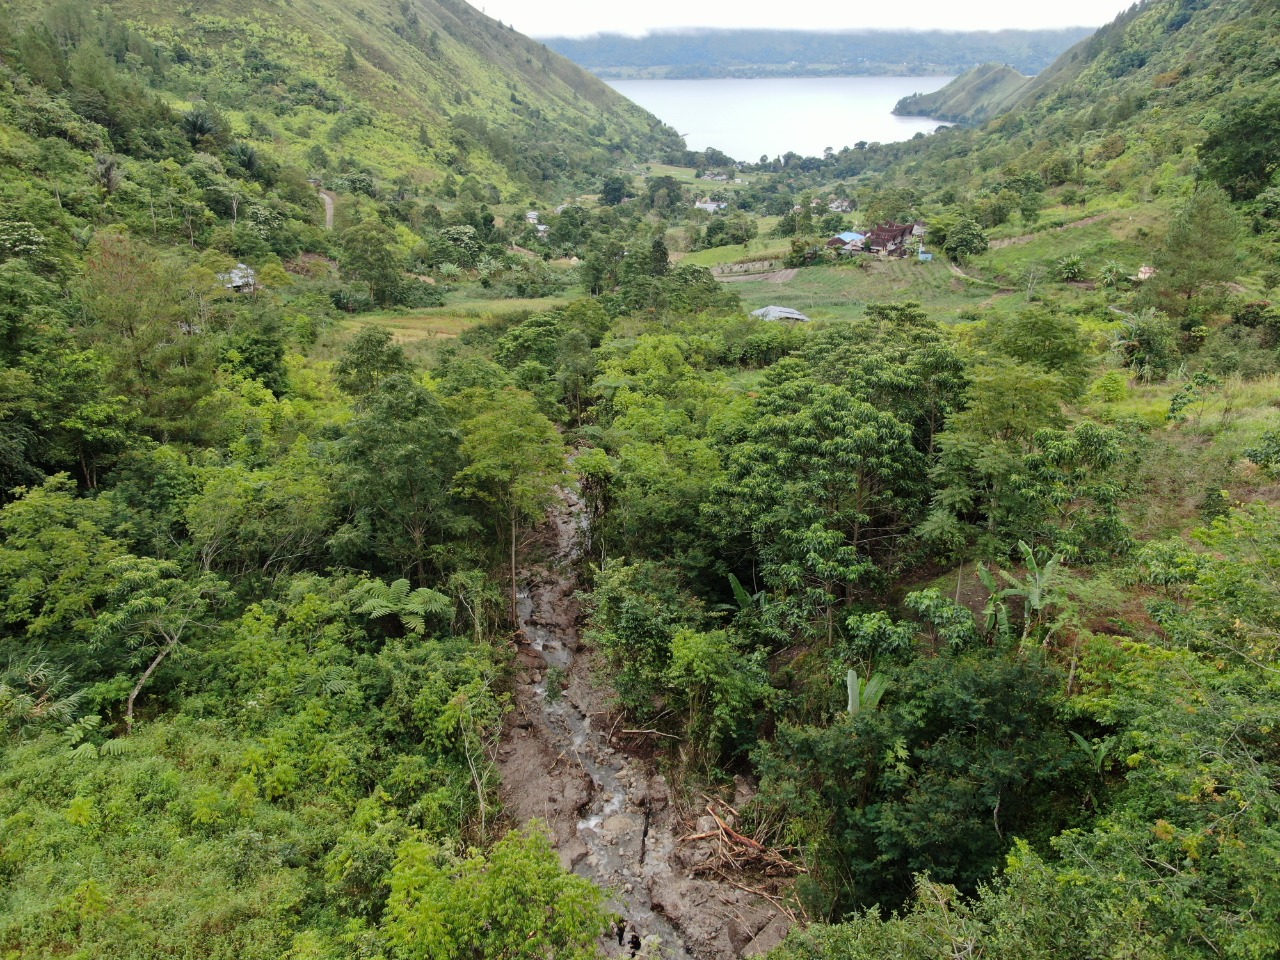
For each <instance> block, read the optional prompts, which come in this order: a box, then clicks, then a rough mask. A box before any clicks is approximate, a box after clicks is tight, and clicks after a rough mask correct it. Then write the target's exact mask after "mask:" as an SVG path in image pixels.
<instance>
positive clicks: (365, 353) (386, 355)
mask: <svg viewBox="0 0 1280 960" xmlns="http://www.w3.org/2000/svg"><path fill="white" fill-rule="evenodd" d="M412 369H413V366H412V364H410V363H409V358H408V357H406V356H405V353H404V348H403V347H401V346H400V345H399V344H398V343H396V342H395V341H394V340H393V339H392V337H391V331H390V330H387V329H386V328H385V327H379V326H374V325H373V324H369V325H368V326H364V327H361V328H360V331H359V332H358V333H357V334H356V335H355V336H354V337H352V339H351V343H349V344H348V345H347V349H346V350H345V351H343V354H342V357H341V359H339V360H338V363H337V364H336V365H335V366H334V368H333V372H334V378H335V379H336V380H337V381H338V386H339V387H341V388H342V389H343V390H345V391H346V392H347V393H349V394H351V395H352V396H354V397H363V396H365V395H367V394H369V393H372V392H373V391H375V390H377V389H378V386H379V385H380V384H381V383H382V381H383V380H385V379H386V378H388V377H392V376H395V375H397V374H407V373H409V372H411V371H412Z"/></svg>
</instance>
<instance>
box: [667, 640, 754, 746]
mask: <svg viewBox="0 0 1280 960" xmlns="http://www.w3.org/2000/svg"><path fill="white" fill-rule="evenodd" d="M734 640H735V638H734V637H733V635H731V634H730V633H728V632H727V631H724V630H713V631H710V632H700V631H696V630H679V631H677V632H676V634H675V636H673V637H672V639H671V663H670V665H669V666H668V667H667V669H666V673H665V676H664V681H665V684H666V693H667V700H668V702H669V703H670V704H671V706H672V707H673V708H675V709H677V710H683V712H684V713H685V722H684V727H683V729H684V735H685V739H686V746H685V751H684V758H685V760H686V761H687V762H689V763H691V764H693V765H695V766H697V765H700V764H709V763H713V762H715V761H717V760H719V759H720V758H721V754H722V751H724V749H725V748H726V747H729V746H735V747H739V748H741V747H744V746H750V745H751V743H752V741H753V740H754V735H755V731H756V729H757V727H758V725H759V724H758V718H759V716H760V712H759V710H760V705H761V703H762V702H768V701H769V700H770V699H772V698H771V696H770V695H771V693H772V690H771V688H770V686H769V681H768V674H767V672H766V670H765V653H764V651H759V650H757V651H755V652H746V651H744V650H742V649H741V644H740V643H735V642H734Z"/></svg>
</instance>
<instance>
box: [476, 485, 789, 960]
mask: <svg viewBox="0 0 1280 960" xmlns="http://www.w3.org/2000/svg"><path fill="white" fill-rule="evenodd" d="M540 534H541V535H540V536H539V538H538V542H537V543H536V544H535V545H534V547H533V549H531V550H530V551H529V552H530V554H531V558H530V559H529V560H527V561H526V565H525V566H524V567H523V568H522V569H521V570H520V581H519V582H520V589H519V592H518V596H517V613H518V616H519V621H520V623H519V625H520V644H519V653H518V657H517V673H516V683H515V688H514V691H513V707H514V708H513V710H512V712H511V714H510V716H509V718H508V722H507V724H506V726H505V729H504V733H503V738H502V743H501V744H500V746H499V750H498V769H499V772H500V774H501V777H502V784H503V786H502V794H503V803H504V807H505V809H506V810H507V812H508V814H509V815H510V816H511V817H512V819H513V820H515V821H516V822H517V823H521V824H523V823H527V822H528V821H529V820H532V819H534V818H537V819H540V820H542V821H543V822H545V823H546V824H547V826H548V827H549V828H550V830H551V833H552V835H553V838H554V841H555V845H556V849H557V851H558V852H559V855H560V859H561V862H562V863H563V864H564V866H565V867H566V868H567V869H572V870H573V871H574V872H576V873H578V874H580V875H582V876H584V877H587V878H589V879H591V880H593V881H594V882H596V883H597V884H599V885H600V886H601V887H602V888H604V889H605V890H606V892H607V893H608V895H609V898H610V900H609V902H610V909H611V910H612V911H614V912H615V913H616V914H617V916H618V917H619V918H620V921H619V924H618V925H617V926H616V927H615V929H614V930H613V931H612V932H611V933H610V934H609V935H607V936H605V937H603V938H601V941H600V946H601V951H602V952H603V953H604V954H605V955H606V956H609V957H632V956H639V957H646V958H663V960H680V958H683V957H693V958H697V960H733V958H736V957H747V956H758V955H762V954H764V953H767V952H768V951H769V950H770V949H772V948H773V947H775V946H777V944H778V943H780V942H781V940H782V938H783V937H784V936H785V935H786V931H787V929H788V921H787V918H786V916H785V915H784V914H782V913H781V912H780V911H779V910H778V909H777V908H776V906H775V905H774V904H773V903H772V902H771V901H770V900H768V899H766V898H765V897H762V896H759V895H757V894H755V893H752V892H750V891H748V890H745V889H743V886H745V884H742V885H739V884H735V883H733V882H730V881H728V880H727V879H724V880H722V879H718V878H716V877H714V876H712V877H708V876H705V875H703V872H700V870H699V868H700V867H703V866H705V865H706V864H707V862H708V861H709V859H710V858H711V856H712V849H711V845H710V843H709V842H703V843H699V842H694V843H690V842H684V843H682V842H681V838H682V837H685V836H686V835H687V834H688V832H689V831H688V827H689V825H688V824H687V823H686V822H685V821H684V819H683V818H682V817H680V816H679V815H678V813H677V811H676V810H675V809H674V807H673V805H672V802H671V795H670V791H669V789H668V785H667V782H666V780H665V778H664V777H663V776H662V775H661V774H659V773H657V772H656V771H655V770H653V769H652V764H651V763H650V761H649V760H647V759H646V758H644V757H641V756H636V755H632V754H631V753H629V752H628V751H627V749H625V747H624V746H623V745H622V744H621V743H620V742H619V741H618V740H617V739H615V736H614V735H615V734H616V731H617V730H618V729H619V727H621V726H622V723H621V721H620V719H619V717H618V716H617V715H616V714H615V713H614V712H613V711H612V710H611V704H610V699H611V696H612V691H611V690H609V689H608V687H607V684H606V682H605V681H604V679H603V678H598V677H597V678H593V677H592V676H591V670H590V666H589V664H588V660H589V658H588V656H586V655H585V653H584V655H582V656H579V655H578V653H579V647H580V638H579V613H580V610H579V605H578V602H577V599H576V594H577V591H578V589H579V583H578V580H577V578H576V573H575V567H576V563H577V561H578V560H579V559H580V556H581V550H582V546H583V544H584V543H585V541H586V521H585V512H584V510H583V507H582V504H581V502H580V501H579V499H578V497H577V496H576V495H575V494H574V493H573V492H572V491H568V490H563V491H561V492H560V495H559V498H558V501H557V503H556V505H555V507H554V508H553V509H552V510H551V512H550V514H549V516H548V518H547V522H546V524H545V526H544V528H543V529H542V531H540Z"/></svg>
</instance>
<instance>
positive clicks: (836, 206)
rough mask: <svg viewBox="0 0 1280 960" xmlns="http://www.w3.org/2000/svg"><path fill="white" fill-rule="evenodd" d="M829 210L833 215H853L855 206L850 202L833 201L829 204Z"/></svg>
mask: <svg viewBox="0 0 1280 960" xmlns="http://www.w3.org/2000/svg"><path fill="white" fill-rule="evenodd" d="M827 209H828V210H830V211H831V212H832V213H852V212H853V204H852V203H850V202H849V201H848V200H832V201H831V202H830V203H828V204H827Z"/></svg>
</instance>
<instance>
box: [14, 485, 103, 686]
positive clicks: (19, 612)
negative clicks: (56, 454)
mask: <svg viewBox="0 0 1280 960" xmlns="http://www.w3.org/2000/svg"><path fill="white" fill-rule="evenodd" d="M15 494H16V499H15V500H14V501H13V502H12V503H9V504H6V505H5V506H4V507H3V509H0V534H3V541H2V542H0V580H2V581H3V586H0V596H2V597H3V612H4V618H5V622H6V623H7V624H8V625H9V627H10V629H11V630H13V631H14V632H15V633H17V634H18V635H20V636H24V637H25V638H27V639H28V641H29V642H32V643H34V644H49V645H50V647H51V648H52V649H57V652H59V653H62V652H64V651H63V650H62V649H61V648H62V647H63V646H64V645H65V647H66V650H65V652H66V653H70V654H74V655H75V659H76V661H77V663H78V665H83V667H84V670H83V672H80V671H77V673H78V677H77V679H84V678H85V677H86V676H93V675H94V674H93V672H92V670H93V667H92V661H91V659H90V658H87V657H85V650H84V647H85V645H86V644H87V641H88V636H89V632H90V631H91V629H92V620H93V617H94V615H95V614H96V612H97V611H98V610H100V609H101V608H102V605H103V604H104V603H105V600H106V596H107V594H108V593H109V592H110V590H111V589H112V584H113V580H114V578H113V577H112V575H111V574H110V573H109V571H108V569H107V565H106V562H105V561H107V560H108V559H109V558H111V557H115V556H119V555H121V554H123V553H125V552H126V551H125V547H124V544H123V543H122V541H121V540H120V539H117V537H116V536H115V535H113V534H114V530H113V523H112V517H111V508H110V505H109V504H108V503H107V502H105V501H102V500H87V499H81V498H78V497H77V496H76V495H75V484H74V483H72V481H71V480H70V478H69V477H67V476H66V475H65V474H61V475H58V476H54V477H50V478H49V479H48V480H46V481H45V482H44V483H43V484H42V485H41V486H39V487H33V488H30V489H26V488H19V489H18V490H16V491H15ZM16 652H17V651H16V650H13V649H11V651H10V653H11V655H12V654H13V653H16Z"/></svg>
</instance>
